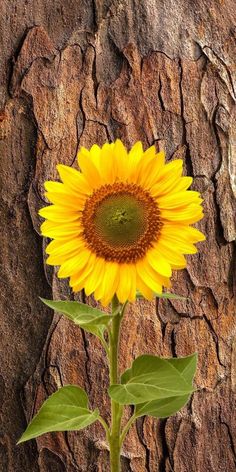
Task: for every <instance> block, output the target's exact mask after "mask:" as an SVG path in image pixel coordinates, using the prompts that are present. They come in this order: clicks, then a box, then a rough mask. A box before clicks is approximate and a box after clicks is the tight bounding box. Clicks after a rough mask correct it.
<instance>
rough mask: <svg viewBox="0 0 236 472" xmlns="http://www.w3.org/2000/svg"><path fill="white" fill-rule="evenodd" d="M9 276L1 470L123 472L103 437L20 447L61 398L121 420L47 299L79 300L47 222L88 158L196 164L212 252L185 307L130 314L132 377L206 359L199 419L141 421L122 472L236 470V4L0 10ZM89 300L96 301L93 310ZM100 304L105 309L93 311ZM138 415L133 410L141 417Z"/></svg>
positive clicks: (149, 2) (82, 345)
mask: <svg viewBox="0 0 236 472" xmlns="http://www.w3.org/2000/svg"><path fill="white" fill-rule="evenodd" d="M0 14H1V20H2V22H1V23H2V26H1V36H0V38H1V39H0V41H1V58H0V60H1V61H2V63H1V67H0V70H1V76H2V78H1V89H0V101H1V104H0V110H1V112H0V139H1V141H0V152H1V155H2V168H1V173H0V177H1V181H2V200H1V208H2V216H1V222H2V227H3V230H4V231H3V236H2V243H1V252H2V261H3V267H2V276H1V279H0V290H1V294H2V300H3V308H2V310H1V315H0V317H1V327H2V340H1V367H0V369H1V374H0V404H2V406H1V416H0V417H1V421H2V425H1V435H0V469H1V470H2V471H4V472H5V471H9V472H13V471H14V472H22V471H26V472H39V471H40V472H50V471H53V472H54V471H56V472H75V471H81V472H82V471H83V472H87V471H90V472H92V471H99V472H106V471H109V465H108V451H107V445H106V443H105V438H104V434H103V431H102V428H101V427H100V424H97V423H96V424H95V426H94V425H93V426H91V427H90V428H87V429H86V430H84V431H83V432H78V433H76V432H73V433H68V434H67V433H66V434H62V433H58V434H56V433H54V434H48V435H44V436H42V437H40V438H38V439H37V441H31V442H29V443H26V444H22V445H20V446H16V441H17V439H18V438H19V436H20V435H21V433H22V432H23V430H24V428H25V426H26V423H27V422H28V421H29V420H30V418H31V417H32V415H33V414H35V412H36V411H37V410H38V408H39V406H40V405H41V404H42V402H43V400H44V399H45V398H46V397H47V396H48V395H49V394H51V393H52V392H54V391H55V390H56V389H57V388H58V387H60V386H61V385H65V384H68V383H74V384H79V385H80V386H82V387H84V388H85V389H86V390H87V392H88V394H89V397H90V401H91V405H92V406H95V405H96V406H98V407H99V408H100V411H101V413H102V414H105V412H106V411H107V410H108V409H109V400H108V398H107V395H106V387H107V382H108V372H107V363H106V360H105V355H104V352H103V350H102V348H101V347H100V345H99V342H98V341H97V340H96V339H94V338H93V336H92V335H91V336H90V335H88V334H85V333H84V332H83V331H82V330H80V329H79V328H78V327H75V326H73V324H72V323H71V322H69V321H67V320H66V319H64V318H60V317H59V316H58V315H54V316H53V317H52V313H51V310H48V309H46V308H45V307H44V306H43V305H42V303H41V302H40V300H39V299H38V296H44V297H48V298H55V299H59V298H67V297H70V298H71V299H72V297H73V295H72V294H71V293H70V292H69V288H68V283H67V282H62V281H59V280H58V279H57V277H56V275H55V272H54V270H53V269H52V268H50V267H48V266H45V265H44V263H43V258H44V252H43V250H42V244H43V241H42V239H41V237H40V236H39V224H40V221H39V217H38V215H37V211H38V209H39V207H41V206H43V205H45V200H44V193H43V182H44V181H45V180H48V179H55V178H57V172H56V164H57V163H59V162H60V163H64V164H67V165H71V166H74V165H76V159H75V158H76V153H77V150H78V147H79V146H80V145H84V146H86V147H90V146H91V145H92V144H93V143H98V144H99V145H101V144H103V143H104V142H105V141H113V140H114V139H116V138H117V137H119V138H121V139H122V140H123V141H124V142H125V144H126V145H127V146H128V147H130V146H131V145H132V144H133V143H134V142H135V141H137V140H141V141H142V142H143V144H144V146H145V147H148V146H150V145H152V144H153V143H155V144H156V146H157V149H158V148H164V149H165V151H166V154H167V159H168V160H169V159H175V158H177V157H183V159H184V162H185V171H186V173H187V174H188V175H193V176H194V178H195V179H194V188H195V189H197V190H199V191H200V192H201V193H202V195H203V198H204V206H205V218H204V220H203V221H201V222H200V224H199V225H198V227H199V228H200V229H201V230H202V231H203V232H204V233H205V234H206V236H207V240H206V242H204V243H201V244H200V245H199V253H198V254H197V255H193V256H189V257H188V268H187V270H183V271H181V272H179V273H177V274H176V275H175V276H174V278H173V291H175V293H179V294H183V295H184V296H187V297H188V298H187V300H186V301H182V300H181V301H158V302H157V303H156V304H155V303H154V302H153V303H147V302H145V301H140V302H138V303H137V304H136V305H135V306H130V308H129V311H128V313H127V317H126V321H125V324H126V328H125V329H124V330H123V332H122V336H121V350H122V354H121V364H122V369H124V368H126V367H129V366H130V363H131V360H132V358H133V357H136V356H138V355H139V354H141V353H144V352H146V353H154V354H159V355H163V356H181V355H187V354H190V353H192V352H194V351H197V352H198V354H199V365H198V372H197V377H196V386H197V390H196V392H195V393H194V395H193V397H192V399H191V401H190V402H189V404H188V406H187V407H185V408H184V409H183V410H181V412H179V413H178V414H176V415H175V416H173V417H171V418H169V419H167V420H161V421H158V420H156V419H153V418H141V419H139V420H138V421H137V424H136V426H135V427H133V428H132V430H131V431H130V433H129V435H128V437H127V440H126V442H125V446H124V449H123V455H122V470H123V471H124V472H128V471H129V472H131V471H132V472H144V471H145V472H156V471H159V472H164V471H165V472H226V471H227V472H233V471H235V470H236V435H235V433H236V431H235V426H236V421H235V416H234V415H235V397H234V393H235V389H236V375H235V370H234V369H235V364H236V342H235V341H234V336H235V318H234V314H233V311H234V310H233V263H232V261H233V254H232V253H233V243H232V241H233V239H234V237H235V236H234V220H233V169H234V168H235V156H236V106H235V101H236V68H235V58H236V45H235V39H236V33H235V31H236V30H235V22H236V9H235V2H234V1H233V0H225V1H223V0H218V1H217V0H195V1H194V2H193V1H190V0H178V1H177V2H176V1H174V0H167V1H165V2H164V1H161V0H120V1H118V0H114V1H112V0H104V1H103V0H80V1H76V0H68V1H66V2H65V1H63V0H56V1H52V0H37V2H34V1H33V0H15V1H12V2H9V1H8V0H1V13H0ZM81 297H82V295H81ZM87 301H88V302H89V303H92V304H94V301H93V299H92V298H89V299H88V300H87ZM129 413H130V411H127V417H128V414H129Z"/></svg>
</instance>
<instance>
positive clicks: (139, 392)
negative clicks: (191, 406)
mask: <svg viewBox="0 0 236 472" xmlns="http://www.w3.org/2000/svg"><path fill="white" fill-rule="evenodd" d="M185 367H186V368H187V364H186V365H185ZM121 382H122V383H121V384H120V385H111V387H110V388H109V395H110V397H111V398H112V399H113V400H115V401H116V402H117V403H120V404H121V405H137V404H139V403H143V402H147V401H152V400H160V399H163V398H169V397H177V396H181V395H187V394H190V393H192V391H193V388H192V385H191V384H190V382H189V381H187V380H186V378H185V377H184V375H183V374H182V373H181V371H180V368H179V369H178V368H176V364H175V365H173V362H172V359H171V362H170V360H169V359H164V358H161V357H157V356H151V355H143V356H140V357H138V358H137V359H135V361H134V362H133V365H132V367H131V369H128V371H126V372H124V374H123V375H122V378H121Z"/></svg>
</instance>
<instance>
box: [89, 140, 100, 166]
mask: <svg viewBox="0 0 236 472" xmlns="http://www.w3.org/2000/svg"><path fill="white" fill-rule="evenodd" d="M89 152H90V159H91V160H92V161H93V164H94V165H95V167H96V169H97V170H98V171H99V169H100V160H101V148H100V147H99V146H98V145H97V144H93V146H92V147H91V148H90V151H89Z"/></svg>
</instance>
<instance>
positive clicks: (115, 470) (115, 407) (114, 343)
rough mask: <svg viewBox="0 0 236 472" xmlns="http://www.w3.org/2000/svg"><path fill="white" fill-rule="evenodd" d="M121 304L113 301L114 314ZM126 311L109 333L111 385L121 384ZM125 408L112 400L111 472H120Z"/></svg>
mask: <svg viewBox="0 0 236 472" xmlns="http://www.w3.org/2000/svg"><path fill="white" fill-rule="evenodd" d="M118 307H119V302H118V300H117V298H116V297H114V298H113V300H112V312H113V313H114V312H116V311H117V309H118ZM123 312H124V310H122V311H121V312H120V313H119V314H117V315H116V316H114V319H113V320H112V325H111V331H110V333H109V341H110V343H109V348H110V349H109V367H110V385H112V384H117V383H119V373H118V352H119V336H120V324H121V320H122V316H123ZM122 412H123V408H122V407H121V406H120V405H119V403H116V402H115V401H114V400H111V430H110V437H109V445H110V465H111V472H120V450H121V445H120V424H121V416H122Z"/></svg>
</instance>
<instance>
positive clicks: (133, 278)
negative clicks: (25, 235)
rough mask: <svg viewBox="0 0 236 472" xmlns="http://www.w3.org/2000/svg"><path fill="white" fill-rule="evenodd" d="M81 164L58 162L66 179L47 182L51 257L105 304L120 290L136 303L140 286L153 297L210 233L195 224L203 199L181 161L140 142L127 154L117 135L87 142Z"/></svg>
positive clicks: (45, 230) (75, 284) (75, 285)
mask: <svg viewBox="0 0 236 472" xmlns="http://www.w3.org/2000/svg"><path fill="white" fill-rule="evenodd" d="M78 165H79V168H78V170H76V169H74V168H71V167H68V166H65V165H61V164H59V165H58V166H57V169H58V173H59V176H60V179H61V182H53V181H49V182H45V189H46V194H45V195H46V197H47V199H48V200H49V201H50V202H51V203H52V205H50V206H47V207H45V208H42V209H41V210H40V211H39V214H40V215H41V216H42V217H44V218H45V219H46V221H45V222H44V223H43V224H42V226H41V232H42V235H43V236H47V237H49V238H51V239H53V241H51V242H50V243H49V245H48V246H47V249H46V252H47V253H48V254H49V257H48V259H47V263H48V264H50V265H55V266H60V268H59V271H58V277H61V278H66V277H69V278H70V286H71V287H72V289H73V290H74V291H78V290H82V289H84V290H85V293H86V295H90V294H91V293H94V296H95V298H96V299H97V300H100V301H101V303H102V304H103V305H104V306H106V305H107V304H108V303H109V302H110V301H111V299H112V297H113V296H114V295H115V294H116V295H117V297H118V299H119V301H120V302H121V303H124V302H125V301H130V302H133V301H135V299H136V292H137V290H138V291H139V292H141V293H142V294H143V296H144V297H145V298H147V299H151V298H152V297H153V294H154V292H156V293H161V292H162V289H163V287H170V277H171V275H172V269H174V270H178V269H183V268H184V267H185V266H186V260H185V258H184V254H193V253H195V252H197V249H196V247H195V246H194V244H195V243H196V242H198V241H203V240H204V239H205V236H204V235H203V234H202V233H201V232H200V231H198V230H197V229H196V228H192V227H191V226H190V225H191V224H193V223H196V222H197V221H199V220H200V219H201V218H202V217H203V211H202V205H201V203H202V199H201V197H200V194H199V193H198V192H195V191H192V190H188V188H189V186H190V185H191V183H192V178H191V177H184V176H182V166H183V161H182V160H181V159H177V160H174V161H172V162H170V163H168V164H165V157H164V152H163V151H161V152H159V153H156V150H155V147H154V146H152V147H150V148H149V149H147V150H146V151H145V152H144V151H143V148H142V144H141V143H140V142H138V143H136V144H135V145H134V146H133V147H132V149H131V150H130V152H127V150H126V148H125V147H124V145H123V144H122V142H121V141H120V140H117V141H116V142H115V143H111V144H108V143H106V144H104V145H103V146H102V147H101V148H100V147H99V146H97V145H94V146H92V148H91V149H90V151H88V150H87V149H85V148H83V147H82V148H81V149H80V151H79V153H78Z"/></svg>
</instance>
